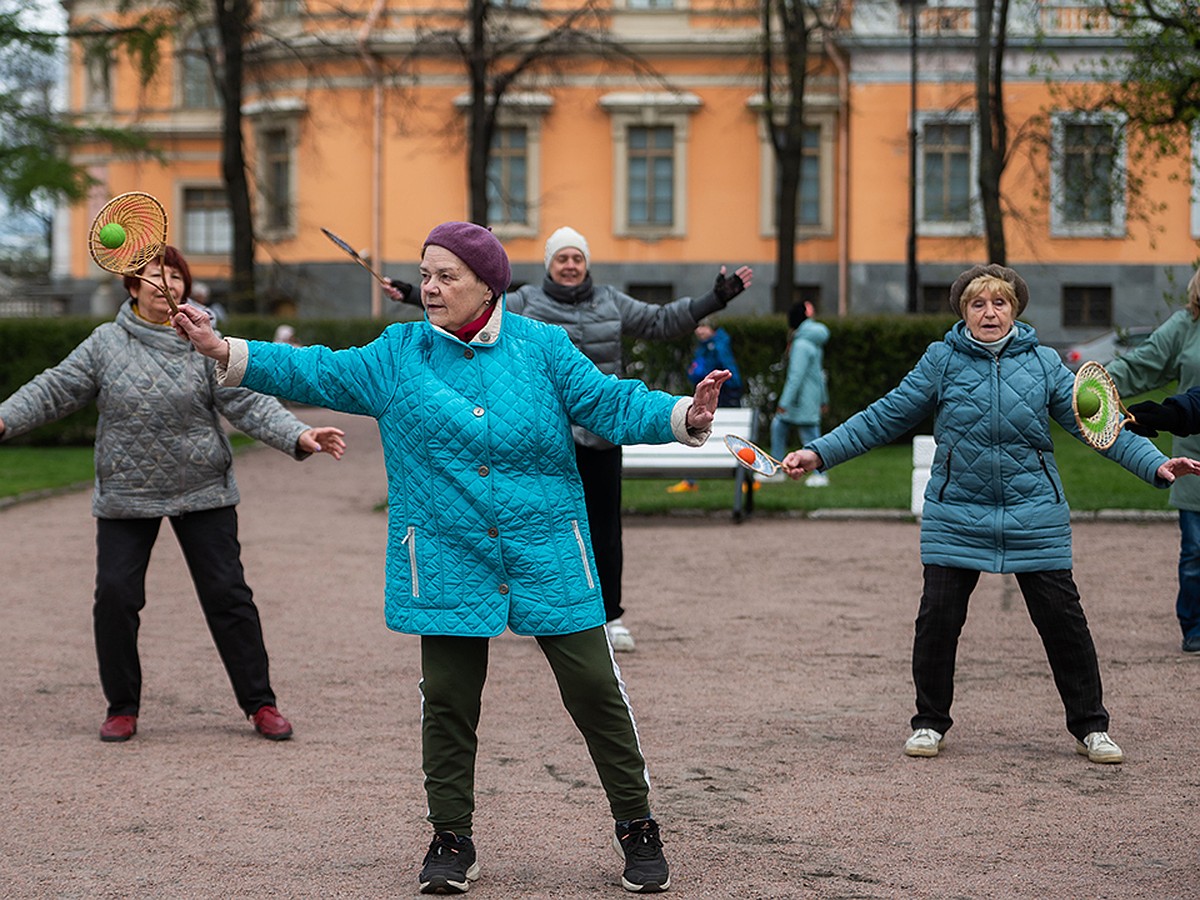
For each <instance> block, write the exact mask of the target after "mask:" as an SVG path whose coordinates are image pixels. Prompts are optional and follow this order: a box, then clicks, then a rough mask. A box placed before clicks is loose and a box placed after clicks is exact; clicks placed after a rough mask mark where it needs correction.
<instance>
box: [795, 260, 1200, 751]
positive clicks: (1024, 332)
mask: <svg viewBox="0 0 1200 900" xmlns="http://www.w3.org/2000/svg"><path fill="white" fill-rule="evenodd" d="M1028 302H1029V289H1028V287H1027V286H1026V284H1025V281H1024V279H1022V278H1021V277H1020V276H1019V275H1018V274H1017V273H1016V272H1014V271H1013V270H1012V269H1009V268H1006V267H1004V266H998V265H989V266H975V267H974V268H972V269H968V270H967V271H966V272H964V273H963V274H962V275H960V276H959V277H958V279H957V280H956V281H955V282H954V285H953V286H952V287H951V290H950V304H951V307H952V308H953V309H954V310H955V311H956V312H957V313H958V314H959V315H961V316H962V318H963V321H962V322H959V323H957V324H956V325H955V326H954V327H953V328H952V329H951V330H950V331H949V332H948V333H947V335H946V338H945V340H944V341H942V342H939V343H935V344H931V345H930V346H929V349H928V350H926V351H925V354H924V356H922V357H921V359H920V360H919V361H918V362H917V365H916V366H915V367H914V368H913V370H912V371H911V372H909V373H908V375H906V376H905V377H904V380H903V381H902V382H901V383H900V385H899V386H897V387H896V388H894V389H893V390H892V391H890V392H889V393H888V394H887V395H886V396H884V397H882V398H881V399H879V400H877V401H875V402H874V403H872V404H871V405H870V406H869V407H867V408H866V409H865V410H863V411H862V412H860V413H857V414H856V415H854V416H852V417H851V418H849V419H847V420H846V421H845V422H844V423H843V424H842V425H840V426H838V427H837V428H835V429H834V430H833V431H831V432H830V433H829V434H827V435H825V436H824V437H819V438H817V439H815V440H814V441H813V442H812V443H811V444H810V445H808V446H807V447H805V448H804V449H802V450H795V451H793V452H792V453H789V454H788V455H787V456H786V457H785V458H784V460H783V463H784V466H785V467H787V468H789V469H791V470H793V472H792V474H793V477H796V476H797V475H800V474H803V473H806V472H812V471H815V470H817V469H823V468H825V467H827V466H833V465H836V464H838V463H840V462H845V461H846V460H847V459H850V458H852V457H854V456H857V455H858V454H860V453H865V452H866V451H867V450H869V449H871V448H872V447H875V446H879V445H880V444H885V443H887V442H889V441H892V440H895V439H896V438H898V437H900V436H901V435H903V434H904V433H905V432H906V431H908V430H909V429H910V428H912V427H913V425H915V424H916V423H918V422H920V421H921V420H922V419H924V418H925V417H926V416H930V415H932V416H933V417H934V425H933V431H934V437H935V438H936V440H937V452H936V455H935V457H934V461H933V471H932V475H931V478H930V480H929V484H928V486H927V488H926V490H925V506H924V512H923V515H922V519H921V562H922V563H923V564H924V568H925V590H924V593H923V594H922V596H921V606H920V610H919V611H918V613H917V621H916V632H915V635H914V638H913V657H912V671H913V681H914V682H915V684H916V689H917V691H916V693H917V712H916V715H915V716H913V718H912V728H913V729H914V730H913V733H912V736H911V737H909V739H908V741H907V742H906V743H905V745H904V752H905V753H906V754H907V755H908V756H926V757H928V756H937V755H938V751H939V750H941V749H942V747H943V745H944V743H945V739H944V736H945V733H946V732H947V731H948V730H949V729H950V726H951V725H952V724H953V719H951V717H950V704H951V701H952V700H953V699H954V661H955V655H956V653H957V649H958V637H959V633H960V632H961V631H962V627H963V623H964V622H965V621H966V618H967V602H968V600H969V599H970V597H971V592H972V591H973V590H974V589H975V585H976V584H977V583H978V581H979V575H980V573H981V572H1009V573H1012V574H1013V575H1015V576H1016V579H1017V584H1018V586H1019V587H1020V588H1021V593H1022V595H1023V596H1024V598H1025V606H1026V608H1027V609H1028V610H1029V615H1030V618H1031V619H1032V620H1033V623H1034V625H1035V626H1036V628H1037V630H1038V634H1039V635H1040V636H1041V638H1042V644H1043V646H1044V647H1045V649H1046V657H1047V659H1048V661H1049V663H1050V669H1051V671H1052V672H1053V674H1054V683H1055V685H1056V686H1057V687H1058V691H1059V696H1060V697H1061V698H1062V703H1063V707H1064V708H1065V710H1066V724H1067V730H1068V731H1069V732H1070V733H1071V734H1072V735H1073V736H1074V737H1075V738H1076V745H1075V749H1076V751H1078V752H1079V753H1080V754H1082V755H1084V756H1086V757H1087V758H1088V759H1089V760H1091V761H1092V762H1096V763H1119V762H1121V761H1122V760H1123V759H1124V754H1123V753H1122V751H1121V748H1120V747H1119V746H1117V744H1116V742H1115V741H1113V739H1112V738H1110V737H1109V736H1108V711H1107V710H1106V709H1105V708H1104V703H1103V692H1102V690H1101V684H1100V667H1099V664H1098V662H1097V660H1096V648H1095V646H1094V645H1093V643H1092V635H1091V632H1090V630H1089V629H1088V623H1087V618H1086V616H1085V615H1084V612H1083V606H1082V605H1081V603H1080V600H1079V591H1078V589H1077V588H1076V586H1075V580H1074V577H1073V576H1072V573H1071V522H1070V510H1069V509H1068V507H1067V501H1066V497H1065V495H1064V493H1063V488H1062V482H1061V481H1060V479H1059V477H1058V468H1057V466H1056V465H1055V462H1054V445H1053V443H1052V441H1051V437H1050V421H1049V420H1050V417H1051V416H1053V418H1054V419H1055V420H1056V421H1058V422H1059V424H1061V425H1062V426H1063V428H1065V429H1067V431H1068V432H1070V433H1071V434H1072V435H1074V436H1075V437H1076V438H1079V439H1081V440H1082V438H1081V435H1080V433H1079V427H1078V425H1077V424H1076V422H1075V417H1074V414H1073V412H1072V408H1073V407H1072V393H1073V391H1074V377H1073V375H1072V373H1071V372H1070V370H1069V369H1067V368H1066V366H1064V365H1063V364H1062V361H1061V360H1060V359H1059V357H1058V354H1057V353H1055V352H1054V351H1053V350H1051V349H1050V348H1048V347H1042V346H1040V345H1039V344H1038V340H1037V335H1036V334H1035V333H1034V330H1033V329H1032V328H1031V327H1029V326H1028V325H1025V324H1023V323H1018V322H1017V321H1016V318H1017V316H1019V315H1020V314H1021V313H1022V312H1023V311H1024V309H1025V306H1026V304H1028ZM1103 452H1104V455H1105V456H1106V457H1108V458H1109V459H1111V460H1113V462H1116V463H1118V464H1119V465H1121V466H1123V467H1124V468H1126V469H1128V470H1129V471H1130V472H1132V473H1134V474H1135V475H1137V476H1138V477H1140V478H1142V479H1143V480H1145V481H1147V482H1149V483H1150V484H1153V485H1155V486H1156V487H1166V486H1167V485H1168V484H1169V483H1171V482H1172V481H1174V480H1175V477H1176V476H1177V475H1185V474H1196V473H1197V472H1200V465H1197V464H1196V463H1195V462H1194V461H1192V460H1189V459H1182V458H1177V459H1171V460H1168V459H1167V458H1166V457H1165V456H1164V455H1163V454H1162V453H1160V452H1159V450H1158V448H1157V447H1155V446H1154V445H1153V444H1152V443H1150V441H1148V440H1146V439H1145V438H1144V437H1139V436H1137V435H1134V434H1131V433H1127V432H1125V433H1122V434H1121V436H1120V437H1119V438H1118V439H1117V441H1116V443H1114V444H1113V445H1112V447H1110V448H1109V449H1108V450H1105V451H1103Z"/></svg>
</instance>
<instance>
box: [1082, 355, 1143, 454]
mask: <svg viewBox="0 0 1200 900" xmlns="http://www.w3.org/2000/svg"><path fill="white" fill-rule="evenodd" d="M1081 392H1084V393H1086V392H1090V393H1092V394H1094V395H1095V396H1096V398H1097V399H1098V400H1099V402H1100V405H1099V407H1098V408H1097V409H1096V411H1095V412H1094V413H1093V414H1092V415H1090V416H1084V415H1082V414H1081V413H1080V412H1079V396H1080V393H1081ZM1071 407H1072V409H1073V410H1074V412H1075V422H1076V424H1077V425H1079V431H1080V433H1081V434H1082V435H1083V439H1084V440H1085V441H1087V442H1088V444H1089V445H1091V446H1092V447H1095V448H1096V449H1097V450H1107V449H1108V448H1109V447H1111V446H1112V445H1113V442H1114V441H1115V440H1116V439H1117V435H1119V434H1120V433H1121V429H1122V428H1124V427H1125V426H1126V425H1128V424H1129V423H1130V422H1136V421H1137V420H1136V419H1135V418H1134V417H1133V416H1132V415H1130V413H1129V410H1127V409H1126V408H1125V404H1124V403H1122V402H1121V395H1120V394H1118V393H1117V386H1116V385H1115V384H1113V380H1112V378H1111V377H1110V376H1109V374H1108V372H1107V371H1105V369H1104V366H1102V365H1100V363H1098V362H1091V361H1089V362H1085V363H1084V364H1083V365H1082V366H1080V367H1079V371H1078V372H1076V373H1075V389H1074V392H1073V393H1072V395H1071Z"/></svg>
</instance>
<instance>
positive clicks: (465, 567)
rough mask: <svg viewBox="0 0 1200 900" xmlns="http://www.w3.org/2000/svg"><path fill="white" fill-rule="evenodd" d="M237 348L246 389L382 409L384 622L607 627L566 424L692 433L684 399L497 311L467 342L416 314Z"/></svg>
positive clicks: (418, 628)
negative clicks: (352, 341)
mask: <svg viewBox="0 0 1200 900" xmlns="http://www.w3.org/2000/svg"><path fill="white" fill-rule="evenodd" d="M232 343H233V342H231V345H232ZM244 346H245V347H246V348H248V351H249V358H248V361H247V363H246V368H245V372H244V374H243V375H242V376H241V383H242V384H243V385H245V386H246V387H250V388H253V389H254V390H257V391H263V392H264V393H269V394H275V395H277V396H280V397H284V398H287V399H290V400H294V401H297V402H300V403H308V404H313V405H317V406H324V407H328V408H330V409H336V410H340V411H342V412H348V413H356V414H359V415H364V416H372V417H374V418H375V419H377V420H378V422H379V433H380V435H381V437H382V440H383V450H384V460H385V465H386V468H387V474H388V547H387V597H386V609H385V612H386V619H387V624H388V627H389V628H391V629H393V630H395V631H402V632H406V633H409V634H443V635H471V636H479V637H490V636H494V635H497V634H499V633H501V632H502V631H504V629H505V627H506V626H507V627H509V628H511V629H512V630H513V631H514V632H516V633H518V634H536V635H551V634H569V633H572V632H576V631H582V630H584V629H586V628H593V627H596V626H598V625H602V624H604V618H605V617H604V604H603V601H602V599H601V595H600V584H599V581H598V579H597V576H596V567H595V562H594V560H593V557H592V548H591V544H590V541H589V540H588V537H587V535H588V524H587V513H586V509H585V506H584V500H583V485H582V483H581V481H580V479H579V472H578V469H577V468H576V465H575V444H574V441H573V440H572V437H571V428H570V426H571V424H572V423H578V424H580V425H582V426H583V427H585V428H587V429H588V430H589V431H593V432H595V433H597V434H599V435H602V436H603V437H605V438H607V439H608V440H611V441H613V442H615V443H619V444H623V443H657V444H661V443H667V442H668V441H672V440H675V439H677V437H680V436H682V437H685V438H686V436H687V435H686V429H685V428H684V426H683V424H682V423H683V417H684V415H685V414H686V409H687V405H688V403H687V401H686V400H681V399H680V398H677V397H674V396H672V395H670V394H665V393H661V392H656V391H650V390H648V389H647V388H646V386H645V385H644V384H642V383H641V382H640V381H632V380H620V379H618V378H616V377H615V376H610V375H604V374H603V373H601V372H600V370H599V369H597V368H596V366H595V365H593V364H592V363H591V362H590V361H589V360H588V358H587V357H586V356H584V355H583V354H582V353H581V352H580V351H579V350H577V349H575V347H574V346H573V345H572V344H571V340H570V338H569V337H568V335H567V333H566V331H564V330H563V329H562V328H559V327H558V326H556V325H546V324H543V323H541V322H535V321H533V320H532V319H526V318H523V317H521V316H517V315H513V314H505V313H504V312H503V310H502V309H498V310H497V312H496V313H494V314H493V316H492V319H491V320H490V321H489V322H488V324H487V326H485V328H484V329H483V330H482V331H481V332H480V333H479V334H478V335H476V337H475V338H474V339H473V340H472V341H471V342H470V343H469V344H467V343H463V342H462V341H460V340H459V339H458V338H456V337H454V336H453V335H451V334H449V333H447V332H445V331H443V330H441V329H439V328H435V327H434V326H432V325H430V324H429V322H428V321H423V322H410V323H402V324H395V325H391V326H389V327H388V328H387V330H386V331H384V333H383V334H382V335H381V336H380V337H379V338H377V339H376V340H375V341H373V342H372V343H370V344H368V345H367V346H365V347H356V348H351V349H348V350H338V351H333V350H330V349H329V348H327V347H316V346H314V347H305V348H302V349H297V348H293V347H289V346H286V345H280V344H271V343H262V342H257V341H250V342H246V343H245V344H244ZM239 353H240V350H239V349H238V348H237V347H233V348H232V358H231V366H230V371H229V373H228V378H229V380H231V381H235V382H236V381H237V380H238V372H237V365H236V356H237V355H238V354H239ZM677 407H678V411H676V408H677ZM673 414H674V417H675V419H676V420H677V422H676V425H677V428H678V431H673V430H672V418H673ZM685 442H687V443H702V442H703V438H692V439H690V440H688V441H685Z"/></svg>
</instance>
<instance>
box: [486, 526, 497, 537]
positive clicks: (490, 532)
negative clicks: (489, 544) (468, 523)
mask: <svg viewBox="0 0 1200 900" xmlns="http://www.w3.org/2000/svg"><path fill="white" fill-rule="evenodd" d="M499 536H500V529H499V528H497V527H496V526H495V525H493V526H492V527H491V528H489V529H488V537H499Z"/></svg>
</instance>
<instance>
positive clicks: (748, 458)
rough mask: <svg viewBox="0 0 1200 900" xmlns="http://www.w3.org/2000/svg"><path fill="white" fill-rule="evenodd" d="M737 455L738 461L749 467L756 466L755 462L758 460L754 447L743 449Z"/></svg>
mask: <svg viewBox="0 0 1200 900" xmlns="http://www.w3.org/2000/svg"><path fill="white" fill-rule="evenodd" d="M737 455H738V459H740V460H741V461H742V462H744V463H748V464H749V465H754V460H755V459H757V454H755V452H754V449H753V448H752V447H743V448H742V449H741V450H739V451H738V452H737Z"/></svg>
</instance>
